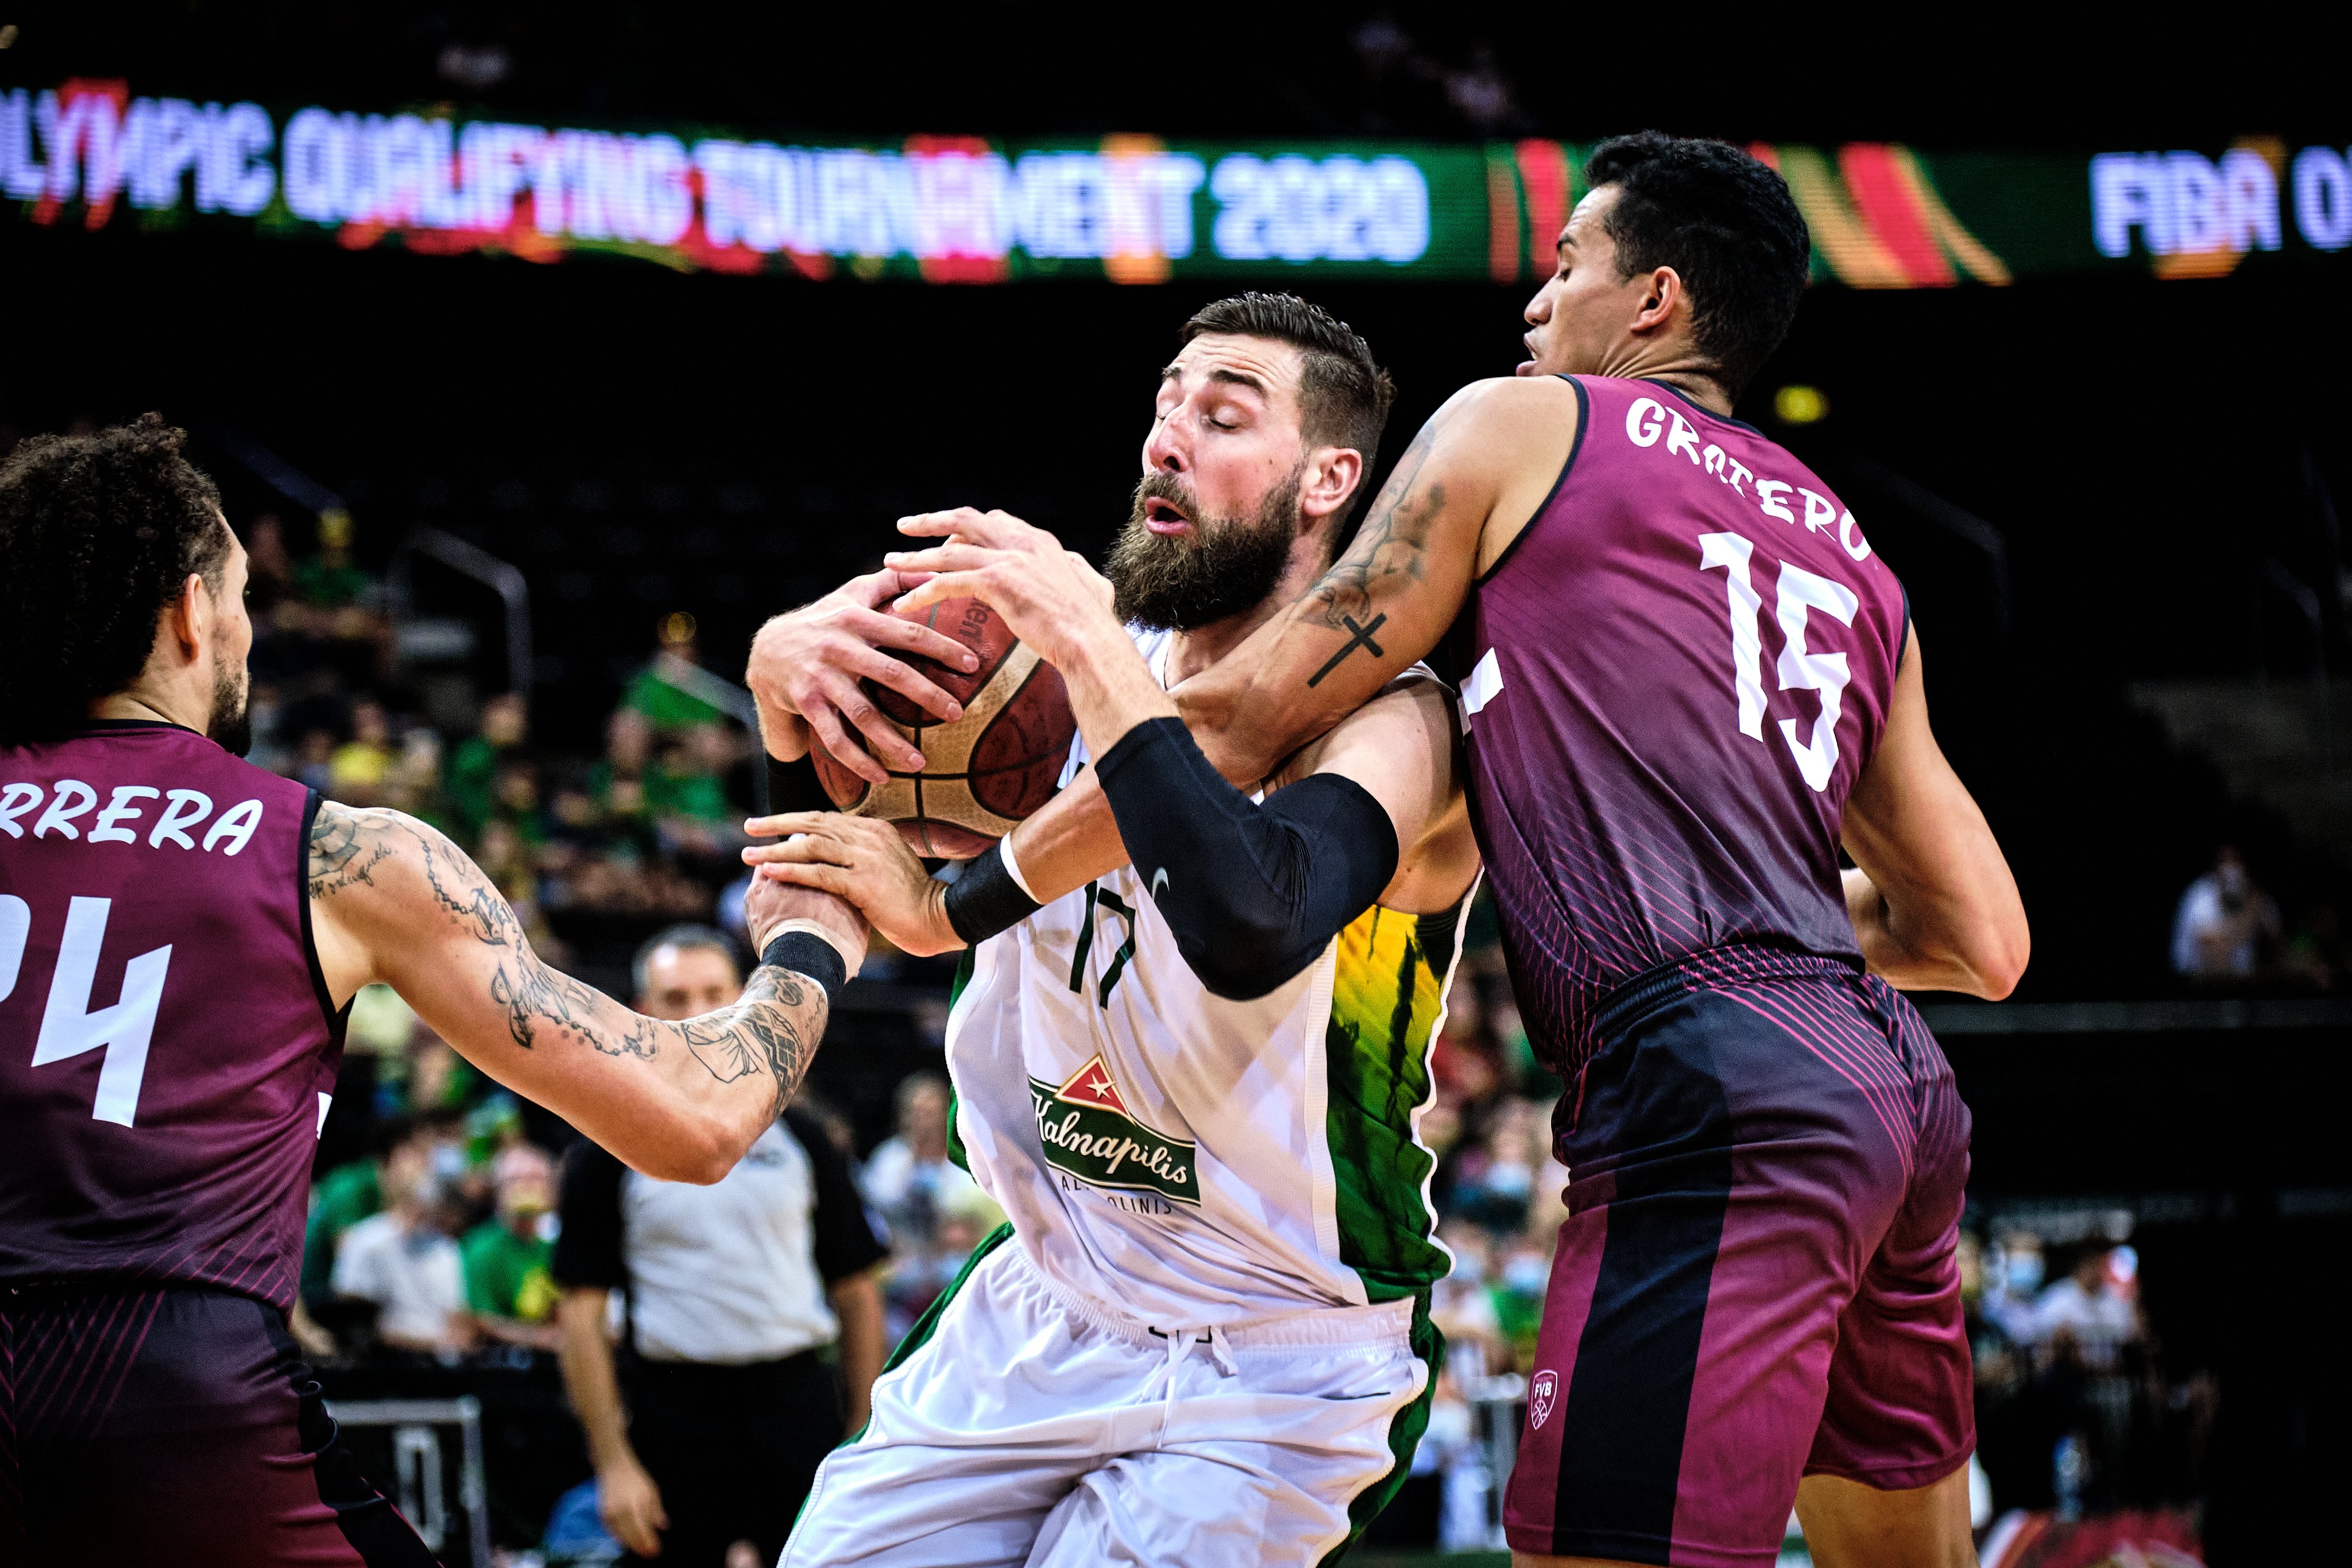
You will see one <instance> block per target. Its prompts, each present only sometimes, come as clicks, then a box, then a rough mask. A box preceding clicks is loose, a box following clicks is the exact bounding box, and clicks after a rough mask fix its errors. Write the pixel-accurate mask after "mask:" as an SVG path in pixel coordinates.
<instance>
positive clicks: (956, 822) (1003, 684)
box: [810, 599, 1078, 860]
mask: <svg viewBox="0 0 2352 1568" xmlns="http://www.w3.org/2000/svg"><path fill="white" fill-rule="evenodd" d="M919 619H921V620H922V621H923V622H925V623H926V624H927V625H929V627H931V629H932V630H934V631H936V632H943V633H945V634H946V635H948V636H950V637H952V638H954V639H955V640H956V641H957V642H959V643H962V644H963V645H964V646H965V647H967V648H970V649H971V651H972V652H973V653H977V654H978V655H980V667H979V668H978V669H976V670H974V671H972V672H971V674H964V673H963V672H961V671H960V670H950V669H949V668H947V667H946V666H945V665H943V664H940V663H938V662H937V661H936V660H932V659H927V658H925V657H923V656H922V655H920V654H919V653H901V654H899V655H898V657H899V658H901V659H904V660H905V661H906V662H907V663H908V664H913V665H914V666H915V667H916V668H917V669H919V670H920V671H921V672H922V673H923V674H925V675H926V676H927V677H929V679H930V680H931V681H932V682H934V683H935V684H937V685H939V686H940V688H941V689H942V690H944V691H946V692H947V693H948V694H949V695H951V696H953V697H954V698H955V699H956V700H957V701H958V702H960V703H961V704H962V705H963V716H962V717H961V718H960V719H958V720H956V721H955V722H954V723H953V724H941V723H940V722H939V721H938V720H937V719H935V718H933V717H932V716H930V715H929V714H928V713H925V712H924V711H923V710H922V709H920V708H919V707H917V706H915V705H914V704H913V703H911V702H908V700H907V699H906V698H905V697H903V696H901V695H898V693H897V692H894V691H891V690H889V689H887V687H883V686H877V685H873V684H872V683H870V682H869V683H867V686H866V690H867V691H868V692H869V693H870V694H871V695H872V696H873V698H874V701H875V705H876V706H877V707H879V708H881V710H882V711H883V713H884V714H885V715H886V716H888V718H889V720H890V722H891V723H892V724H894V725H896V726H897V727H898V730H899V732H900V733H901V734H903V735H905V736H906V737H907V738H908V740H909V741H912V742H913V743H914V744H915V745H916V746H917V747H920V748H921V750H922V753H923V770H922V771H921V772H920V773H896V772H894V773H892V774H891V776H890V781H889V782H888V783H887V784H884V785H880V786H877V785H873V784H869V783H867V782H866V780H865V779H860V778H859V777H858V776H857V775H856V774H855V773H852V772H851V771H850V770H849V769H848V768H844V767H843V766H842V765H841V764H840V763H838V762H836V761H835V760H834V758H832V756H831V755H830V754H828V753H827V752H826V751H825V749H824V747H822V746H820V747H815V748H814V750H813V751H812V752H811V754H810V755H811V756H812V758H814V760H815V763H816V771H817V777H818V779H821V780H822V781H823V782H824V791H825V793H826V794H827V795H829V796H830V797H832V799H833V803H834V804H835V805H836V806H838V807H840V808H841V809H842V810H845V811H847V812H850V813H851V814H852V815H855V816H860V817H878V818H880V819H881V820H882V821H886V822H895V823H897V824H898V831H900V832H901V833H903V834H905V835H906V839H907V842H908V844H910V845H912V846H913V848H914V851H915V852H916V853H917V854H919V855H924V856H927V857H930V858H935V859H945V860H967V859H970V858H971V856H973V855H976V854H978V853H980V852H982V850H984V849H986V848H988V846H989V845H991V844H992V843H994V842H995V841H997V840H999V839H1001V838H1003V836H1004V835H1005V834H1007V833H1009V832H1011V831H1013V824H1014V823H1015V822H1018V821H1021V820H1022V819H1023V818H1024V817H1026V816H1028V815H1029V814H1030V813H1031V812H1032V811H1034V810H1037V808H1039V807H1040V806H1043V805H1044V804H1045V802H1046V801H1047V800H1051V799H1053V795H1054V789H1055V785H1056V783H1057V782H1058V781H1059V779H1061V776H1062V765H1063V763H1064V762H1065V761H1066V760H1067V758H1068V757H1069V753H1070V737H1072V736H1074V735H1076V733H1077V728H1078V721H1077V718H1076V716H1075V715H1073V714H1072V713H1071V711H1070V698H1069V694H1068V692H1067V691H1066V690H1065V689H1064V687H1063V685H1062V675H1061V672H1060V671H1058V670H1056V669H1055V668H1054V667H1053V666H1052V665H1051V664H1045V663H1044V662H1043V661H1041V660H1040V659H1039V658H1038V657H1037V655H1036V654H1034V653H1031V652H1030V651H1029V650H1028V649H1026V648H1024V647H1023V646H1022V645H1021V643H1020V641H1019V640H1018V639H1017V638H1015V637H1014V636H1013V633H1012V632H1011V631H1010V630H1008V629H1007V628H1006V626H1005V624H1004V622H1003V621H1002V620H1000V619H998V617H997V614H996V612H994V611H993V610H991V609H990V608H989V607H988V606H987V605H985V604H982V602H981V601H979V600H977V599H949V600H943V601H940V603H937V604H934V605H932V606H931V607H930V608H929V610H926V611H924V612H921V613H920V616H919Z"/></svg>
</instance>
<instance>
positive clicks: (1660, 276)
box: [1633, 267, 1685, 332]
mask: <svg viewBox="0 0 2352 1568" xmlns="http://www.w3.org/2000/svg"><path fill="white" fill-rule="evenodd" d="M1684 293H1685V291H1684V288H1683V275H1682V274H1681V273H1679V272H1676V271H1675V269H1674V268H1673V267H1654V268H1653V269H1652V270H1651V273H1650V277H1649V280H1648V284H1647V286H1646V287H1644V288H1643V290H1642V303H1641V305H1640V307H1639V308H1636V309H1635V310H1634V312H1633V330H1634V331H1636V332H1654V331H1656V330H1657V329H1659V328H1661V327H1664V325H1665V324H1666V322H1667V321H1668V320H1669V319H1671V318H1672V317H1673V316H1674V313H1675V301H1677V300H1679V299H1682V298H1684Z"/></svg>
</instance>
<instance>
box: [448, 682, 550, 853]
mask: <svg viewBox="0 0 2352 1568" xmlns="http://www.w3.org/2000/svg"><path fill="white" fill-rule="evenodd" d="M529 734H530V710H529V709H527V708H526V707H525V706H523V700H522V695H521V694H520V693H519V692H504V693H501V694H500V695H497V696H494V697H492V698H491V699H490V700H489V701H488V702H486V703H484V704H483V705H482V716H481V721H480V724H479V725H478V727H477V728H476V730H475V732H474V733H473V734H472V735H469V736H467V737H466V738H465V740H464V741H462V742H461V743H460V744H459V745H458V747H457V751H456V752H455V753H454V754H452V755H451V757H450V758H449V776H448V779H446V782H445V784H444V786H443V788H444V791H445V793H446V795H447V797H448V801H449V809H450V810H451V812H452V813H453V815H454V816H455V817H456V819H457V827H458V828H459V830H460V831H462V832H463V834H464V836H465V837H467V838H468V839H470V838H472V837H474V836H475V835H476V834H478V833H479V832H480V831H482V824H483V823H484V822H487V821H489V820H490V810H491V807H492V805H493V803H494V800H495V798H496V790H497V782H498V772H499V762H500V761H501V760H503V759H504V758H506V757H508V756H509V755H510V754H511V753H513V752H514V751H515V750H516V749H517V748H519V747H520V746H521V745H522V743H523V740H524V737H526V736H528V735H529Z"/></svg>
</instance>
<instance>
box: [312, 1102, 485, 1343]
mask: <svg viewBox="0 0 2352 1568" xmlns="http://www.w3.org/2000/svg"><path fill="white" fill-rule="evenodd" d="M460 1157H461V1159H462V1155H461V1156H460ZM435 1163H436V1162H435V1161H434V1160H433V1158H432V1157H431V1155H430V1154H429V1152H428V1151H427V1150H426V1149H425V1148H424V1147H420V1145H418V1144H417V1143H415V1141H412V1142H410V1143H409V1144H407V1145H404V1146H403V1147H402V1148H401V1149H400V1150H398V1151H396V1152H395V1154H394V1157H393V1158H392V1159H391V1160H389V1161H387V1162H386V1163H385V1165H384V1167H383V1175H382V1176H381V1177H380V1178H379V1179H380V1182H381V1185H382V1188H383V1202H384V1207H383V1211H382V1212H381V1213H377V1214H372V1215H370V1216H368V1218H365V1219H362V1220H361V1221H360V1222H359V1223H358V1224H356V1225H354V1226H352V1228H350V1229H349V1230H347V1231H345V1232H344V1233H343V1239H342V1242H341V1245H340V1246H338V1247H337V1248H336V1249H335V1271H334V1287H335V1293H336V1294H337V1295H339V1296H342V1297H345V1298H347V1299H351V1300H356V1301H373V1302H374V1303H375V1305H376V1308H377V1312H376V1321H375V1332H376V1337H377V1338H378V1339H380V1340H381V1341H383V1343H385V1344H386V1345H389V1346H391V1347H392V1348H394V1349H395V1350H406V1351H415V1352H419V1353H421V1354H429V1355H438V1356H443V1357H447V1356H452V1355H455V1354H457V1353H458V1352H460V1351H463V1350H464V1349H466V1348H467V1345H469V1344H470V1343H472V1341H473V1325H472V1322H471V1320H470V1319H468V1318H467V1314H466V1264H465V1260H464V1258H463V1257H462V1256H461V1255H460V1254H459V1252H458V1250H457V1242H456V1241H454V1240H453V1239H451V1238H450V1232H451V1230H452V1229H453V1228H455V1227H454V1224H453V1219H454V1215H453V1213H452V1209H453V1207H454V1206H453V1203H452V1197H453V1195H452V1193H451V1191H450V1189H449V1186H448V1185H447V1184H446V1180H445V1178H444V1177H443V1176H441V1175H439V1174H438V1173H436V1170H435V1168H434V1166H435Z"/></svg>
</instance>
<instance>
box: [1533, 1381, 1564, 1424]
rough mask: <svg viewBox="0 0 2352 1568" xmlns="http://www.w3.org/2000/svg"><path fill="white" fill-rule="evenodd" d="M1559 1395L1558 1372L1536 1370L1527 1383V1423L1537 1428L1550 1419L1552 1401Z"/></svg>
mask: <svg viewBox="0 0 2352 1568" xmlns="http://www.w3.org/2000/svg"><path fill="white" fill-rule="evenodd" d="M1558 1398H1559V1373H1557V1372H1538V1373H1537V1374H1536V1375H1535V1376H1534V1377H1533V1378H1531V1379H1530V1380H1529V1381H1528V1427H1529V1428H1530V1429H1539V1428H1541V1427H1542V1426H1543V1424H1544V1423H1545V1422H1546V1421H1549V1420H1550V1419H1551V1407H1552V1403H1553V1401H1555V1400H1557V1399H1558Z"/></svg>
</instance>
